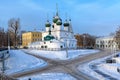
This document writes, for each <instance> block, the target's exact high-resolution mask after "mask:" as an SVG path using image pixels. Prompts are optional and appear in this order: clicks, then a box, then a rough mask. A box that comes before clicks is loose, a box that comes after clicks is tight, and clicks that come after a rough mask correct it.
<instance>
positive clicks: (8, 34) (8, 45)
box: [8, 28, 10, 52]
mask: <svg viewBox="0 0 120 80" xmlns="http://www.w3.org/2000/svg"><path fill="white" fill-rule="evenodd" d="M9 51H10V36H9V28H8V52H9Z"/></svg>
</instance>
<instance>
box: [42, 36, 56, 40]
mask: <svg viewBox="0 0 120 80" xmlns="http://www.w3.org/2000/svg"><path fill="white" fill-rule="evenodd" d="M52 39H55V37H54V36H52V35H47V36H46V37H44V40H45V41H50V40H52Z"/></svg>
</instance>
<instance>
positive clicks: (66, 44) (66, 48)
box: [66, 39, 68, 58]
mask: <svg viewBox="0 0 120 80" xmlns="http://www.w3.org/2000/svg"><path fill="white" fill-rule="evenodd" d="M66 57H67V58H68V44H67V39H66Z"/></svg>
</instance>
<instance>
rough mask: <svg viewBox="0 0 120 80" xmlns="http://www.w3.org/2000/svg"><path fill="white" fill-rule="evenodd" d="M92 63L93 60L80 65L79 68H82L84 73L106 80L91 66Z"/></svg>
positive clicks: (98, 79) (99, 79)
mask: <svg viewBox="0 0 120 80" xmlns="http://www.w3.org/2000/svg"><path fill="white" fill-rule="evenodd" d="M91 64H92V62H90V63H87V64H83V65H80V66H78V70H80V71H81V72H83V73H84V74H87V75H89V76H92V77H94V78H95V79H97V80H106V79H105V78H104V77H103V76H102V75H99V74H98V73H96V72H95V71H94V70H93V69H91V68H90V66H89V65H91Z"/></svg>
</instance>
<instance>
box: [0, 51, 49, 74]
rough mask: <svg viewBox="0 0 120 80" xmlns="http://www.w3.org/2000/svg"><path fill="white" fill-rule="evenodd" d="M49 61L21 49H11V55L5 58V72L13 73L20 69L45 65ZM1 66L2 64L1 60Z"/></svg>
mask: <svg viewBox="0 0 120 80" xmlns="http://www.w3.org/2000/svg"><path fill="white" fill-rule="evenodd" d="M46 65H47V63H46V62H45V61H43V60H40V59H37V58H35V57H33V56H31V55H28V54H25V53H24V52H23V51H21V50H10V57H9V58H8V59H7V60H5V67H6V70H5V73H6V74H12V73H16V72H20V71H25V70H30V69H33V68H36V67H44V66H46ZM0 67H2V64H1V62H0Z"/></svg>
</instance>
